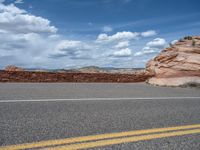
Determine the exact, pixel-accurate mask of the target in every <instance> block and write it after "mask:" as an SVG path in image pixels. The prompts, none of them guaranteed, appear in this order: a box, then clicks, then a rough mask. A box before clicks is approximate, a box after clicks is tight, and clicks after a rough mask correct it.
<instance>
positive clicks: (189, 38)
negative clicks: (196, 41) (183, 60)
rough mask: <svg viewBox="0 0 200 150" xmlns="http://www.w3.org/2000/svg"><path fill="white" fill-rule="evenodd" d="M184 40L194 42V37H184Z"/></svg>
mask: <svg viewBox="0 0 200 150" xmlns="http://www.w3.org/2000/svg"><path fill="white" fill-rule="evenodd" d="M184 40H192V37H191V36H186V37H184Z"/></svg>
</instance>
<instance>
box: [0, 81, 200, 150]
mask: <svg viewBox="0 0 200 150" xmlns="http://www.w3.org/2000/svg"><path fill="white" fill-rule="evenodd" d="M171 127H173V128H171ZM138 130H139V131H138ZM85 136H89V137H85ZM69 138H70V139H69ZM71 138H73V139H71ZM25 143H29V144H25ZM0 145H1V146H2V147H0V150H1V149H9V148H10V149H20V148H22V149H23V148H24V149H31V148H36V149H37V148H39V149H43V148H44V149H77V147H80V148H81V149H94V150H111V149H117V150H121V149H122V150H132V149H153V150H154V149H166V150H168V149H176V150H179V149H180V150H182V149H188V150H197V149H199V148H200V90H199V89H190V88H167V87H154V86H150V85H146V84H144V83H134V84H96V83H95V84H93V83H89V84H86V83H85V84H84V83H80V84H78V83H75V84H73V83H45V84H44V83H40V84H38V83H35V84H34V83H26V84H25V83H24V84H23V83H9V84H8V83H1V84H0ZM5 146H7V147H5Z"/></svg>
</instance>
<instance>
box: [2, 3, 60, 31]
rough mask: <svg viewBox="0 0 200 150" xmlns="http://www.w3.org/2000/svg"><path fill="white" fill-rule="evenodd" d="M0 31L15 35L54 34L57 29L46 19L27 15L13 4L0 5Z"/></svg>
mask: <svg viewBox="0 0 200 150" xmlns="http://www.w3.org/2000/svg"><path fill="white" fill-rule="evenodd" d="M0 29H1V30H7V31H9V32H16V33H29V32H34V33H36V32H37V33H40V32H43V33H55V32H56V31H57V28H55V27H54V26H51V25H50V21H49V20H48V19H45V18H42V17H37V16H34V15H31V14H28V13H27V12H26V11H25V10H23V9H19V8H18V7H16V6H15V5H14V4H10V5H4V4H1V3H0Z"/></svg>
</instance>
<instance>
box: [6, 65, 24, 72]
mask: <svg viewBox="0 0 200 150" xmlns="http://www.w3.org/2000/svg"><path fill="white" fill-rule="evenodd" d="M4 70H5V71H24V69H23V68H20V67H16V66H14V65H9V66H6V67H5V69H4Z"/></svg>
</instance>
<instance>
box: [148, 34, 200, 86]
mask: <svg viewBox="0 0 200 150" xmlns="http://www.w3.org/2000/svg"><path fill="white" fill-rule="evenodd" d="M146 70H147V72H148V73H150V74H152V75H153V76H154V77H152V78H150V79H148V81H147V82H148V83H150V84H154V85H161V86H181V85H185V84H189V83H197V84H200V36H193V37H185V38H184V39H181V40H179V41H178V42H176V43H175V44H173V45H171V47H169V48H166V49H164V50H163V51H162V52H161V53H160V54H159V55H158V56H156V57H155V58H154V59H152V60H150V61H149V62H148V63H147V66H146Z"/></svg>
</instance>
